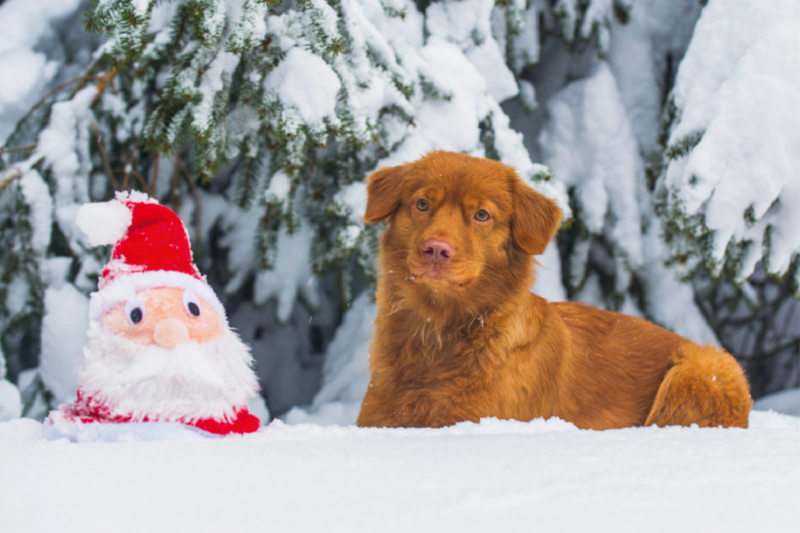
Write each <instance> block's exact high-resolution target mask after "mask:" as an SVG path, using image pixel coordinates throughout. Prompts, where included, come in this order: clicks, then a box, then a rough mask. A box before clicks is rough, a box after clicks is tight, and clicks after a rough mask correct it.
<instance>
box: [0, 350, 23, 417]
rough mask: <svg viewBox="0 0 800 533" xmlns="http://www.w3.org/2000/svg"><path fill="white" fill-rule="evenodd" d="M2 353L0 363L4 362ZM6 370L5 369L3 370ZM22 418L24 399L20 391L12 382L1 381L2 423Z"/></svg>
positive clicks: (0, 414) (0, 403) (0, 413)
mask: <svg viewBox="0 0 800 533" xmlns="http://www.w3.org/2000/svg"><path fill="white" fill-rule="evenodd" d="M2 355H3V354H2V353H0V361H2V360H3V359H2ZM3 370H5V369H3ZM20 416H22V398H21V397H20V395H19V389H18V388H17V387H16V386H15V385H14V384H13V383H11V382H10V381H8V380H6V379H0V422H5V421H6V420H13V419H15V418H19V417H20Z"/></svg>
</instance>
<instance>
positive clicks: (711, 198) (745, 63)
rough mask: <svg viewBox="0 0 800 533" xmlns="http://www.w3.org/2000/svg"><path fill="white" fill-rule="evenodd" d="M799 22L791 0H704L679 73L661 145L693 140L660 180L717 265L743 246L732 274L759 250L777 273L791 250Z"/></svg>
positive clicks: (798, 241) (795, 217)
mask: <svg viewBox="0 0 800 533" xmlns="http://www.w3.org/2000/svg"><path fill="white" fill-rule="evenodd" d="M798 24H800V9H798V8H797V3H796V2H795V1H794V0H770V1H767V2H755V1H752V0H733V1H720V0H711V1H709V3H708V5H707V6H706V8H705V9H704V10H703V13H702V15H701V17H700V20H699V21H698V23H697V27H696V30H695V33H694V37H693V39H692V42H691V44H690V46H689V48H688V50H687V52H686V57H685V58H684V60H683V62H682V63H681V65H680V68H679V70H678V75H677V79H676V84H675V89H674V98H675V104H676V106H677V108H678V110H679V112H680V115H679V118H678V120H677V121H676V124H675V125H674V126H673V129H672V131H671V132H670V139H669V143H670V144H671V145H673V144H675V143H678V142H680V141H682V140H684V139H687V138H689V137H691V136H692V135H697V134H702V138H701V139H700V142H699V144H697V146H696V147H694V149H693V150H691V151H690V152H689V154H688V155H687V156H686V157H683V158H679V159H677V160H674V161H672V162H671V163H670V165H669V167H668V169H667V173H666V177H665V180H664V184H663V185H664V187H665V188H666V190H668V191H673V190H674V189H675V188H680V190H679V191H678V192H677V193H676V194H677V196H676V197H675V198H673V199H672V202H673V203H676V204H678V205H680V206H681V207H682V209H683V210H685V212H686V213H687V214H689V215H694V214H703V215H704V220H705V225H706V226H707V227H708V229H710V230H711V231H712V232H713V237H714V243H713V250H712V253H713V257H714V259H715V261H716V262H717V263H718V264H719V265H720V266H721V264H722V259H723V257H724V253H725V250H726V247H727V245H728V243H729V242H731V241H742V240H743V241H748V242H750V245H749V247H748V248H747V250H746V252H745V257H744V260H743V265H742V269H741V271H740V272H739V273H738V276H739V279H740V280H743V279H745V278H747V277H748V276H749V275H750V274H752V273H753V271H754V269H755V267H756V264H757V263H758V261H759V260H760V259H761V257H762V254H765V253H766V254H768V255H767V256H766V258H767V266H768V268H769V270H770V272H773V273H776V274H780V273H784V272H786V270H787V269H788V267H789V264H790V261H791V259H792V257H793V256H794V255H796V254H798V253H800V233H799V232H797V231H796V228H797V227H798V226H800V185H799V184H798V180H797V169H798V168H800V152H798V151H797V150H796V149H794V148H793V147H795V146H797V145H798V144H800V122H798V120H797V117H799V116H800V51H799V50H800V34H798V33H797V31H796V28H797V26H798ZM766 95H768V97H767V96H766ZM748 210H749V211H750V212H751V213H752V218H753V219H754V220H750V221H748V220H746V218H747V217H746V216H745V213H746V212H747V211H748ZM768 227H771V230H770V234H769V237H770V238H769V248H768V249H766V250H765V247H764V244H765V241H766V239H765V232H766V231H767V228H768Z"/></svg>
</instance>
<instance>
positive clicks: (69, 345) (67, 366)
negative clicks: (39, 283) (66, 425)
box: [39, 260, 89, 404]
mask: <svg viewBox="0 0 800 533" xmlns="http://www.w3.org/2000/svg"><path fill="white" fill-rule="evenodd" d="M51 261H52V260H51ZM44 311H45V313H44V318H43V319H42V335H41V341H42V351H41V355H40V356H39V373H40V375H41V377H42V381H43V382H44V384H45V385H46V386H47V389H48V390H49V391H51V392H52V393H53V396H54V397H55V402H56V404H58V403H62V402H69V401H72V400H73V399H74V397H75V391H76V390H77V388H78V369H79V367H80V362H81V361H82V360H83V344H84V340H85V338H86V329H87V327H88V326H89V300H88V299H87V298H86V296H84V295H83V293H81V292H80V291H78V289H76V288H75V286H74V285H72V284H70V283H66V282H64V281H63V278H62V280H59V283H54V284H53V285H52V286H50V287H48V288H47V289H46V290H45V293H44Z"/></svg>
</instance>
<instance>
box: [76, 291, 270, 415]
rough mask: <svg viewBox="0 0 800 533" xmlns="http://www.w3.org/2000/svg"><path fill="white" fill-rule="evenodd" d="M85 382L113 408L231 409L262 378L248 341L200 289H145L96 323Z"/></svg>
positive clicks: (159, 411)
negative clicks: (243, 340) (200, 293)
mask: <svg viewBox="0 0 800 533" xmlns="http://www.w3.org/2000/svg"><path fill="white" fill-rule="evenodd" d="M84 354H85V356H86V360H85V366H84V369H83V372H82V373H81V378H80V382H81V383H80V387H81V390H82V392H83V394H84V395H85V396H87V398H90V399H91V400H90V401H91V402H95V403H96V404H98V407H100V408H102V409H103V410H106V411H108V413H109V414H110V415H113V416H120V417H130V418H131V419H133V420H173V421H187V420H196V419H202V418H215V419H221V418H226V417H231V416H233V414H234V413H235V411H236V409H238V408H242V407H243V406H244V405H245V404H246V402H247V400H248V399H250V398H252V397H253V396H255V394H256V393H257V391H258V383H257V380H256V377H255V373H254V372H253V370H252V368H251V367H252V363H253V360H252V357H251V355H250V351H249V349H248V348H247V346H246V345H245V344H244V343H242V342H241V340H240V339H239V337H238V336H237V335H236V334H235V333H234V332H233V331H231V329H230V328H229V327H228V326H227V323H226V322H225V321H224V318H223V317H220V316H219V315H217V314H216V312H215V311H214V309H213V307H212V306H211V305H209V304H208V302H206V301H204V300H203V299H201V298H199V297H197V295H196V294H195V293H193V292H192V291H187V290H183V289H176V288H166V287H159V288H155V289H147V290H143V291H140V292H138V293H137V294H136V297H134V298H131V299H129V300H128V301H127V302H125V303H124V304H120V305H118V306H117V307H116V308H114V309H113V310H111V311H109V312H108V313H106V315H104V316H103V317H102V319H101V320H100V321H99V322H96V323H94V324H92V325H90V328H89V334H88V342H87V344H86V347H85V349H84Z"/></svg>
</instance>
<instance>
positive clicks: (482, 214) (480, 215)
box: [475, 209, 489, 222]
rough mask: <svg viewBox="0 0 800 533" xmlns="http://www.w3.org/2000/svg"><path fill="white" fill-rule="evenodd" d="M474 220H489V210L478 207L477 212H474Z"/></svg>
mask: <svg viewBox="0 0 800 533" xmlns="http://www.w3.org/2000/svg"><path fill="white" fill-rule="evenodd" d="M475 220H477V221H478V222H486V221H487V220H489V212H488V211H486V210H485V209H479V210H478V212H477V213H475Z"/></svg>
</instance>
